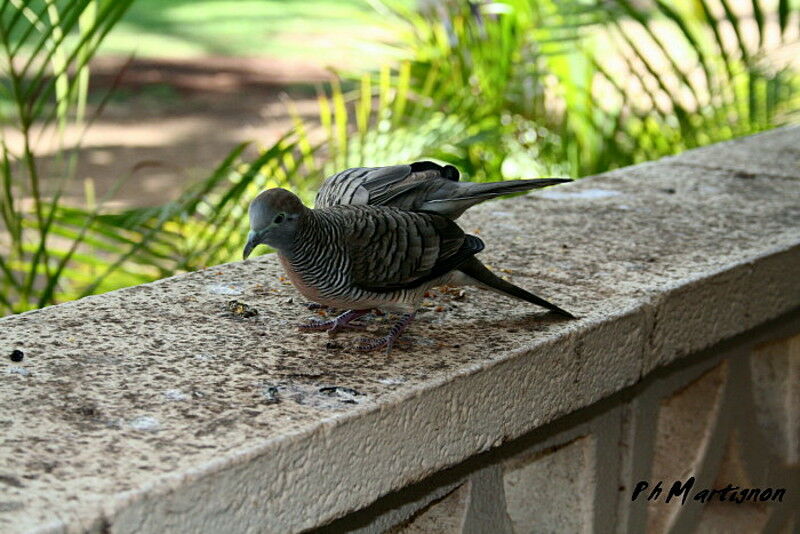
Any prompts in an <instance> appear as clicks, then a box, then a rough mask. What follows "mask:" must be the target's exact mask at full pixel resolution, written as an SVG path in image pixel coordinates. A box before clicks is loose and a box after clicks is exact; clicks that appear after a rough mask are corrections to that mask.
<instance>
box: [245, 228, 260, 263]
mask: <svg viewBox="0 0 800 534" xmlns="http://www.w3.org/2000/svg"><path fill="white" fill-rule="evenodd" d="M257 245H258V236H257V235H256V233H255V232H253V231H252V230H251V231H250V232H249V233H248V234H247V243H245V245H244V251H243V252H242V259H243V260H246V259H247V257H248V256H249V255H250V253H251V252H253V249H254V248H256V246H257Z"/></svg>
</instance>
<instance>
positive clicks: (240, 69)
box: [10, 57, 331, 206]
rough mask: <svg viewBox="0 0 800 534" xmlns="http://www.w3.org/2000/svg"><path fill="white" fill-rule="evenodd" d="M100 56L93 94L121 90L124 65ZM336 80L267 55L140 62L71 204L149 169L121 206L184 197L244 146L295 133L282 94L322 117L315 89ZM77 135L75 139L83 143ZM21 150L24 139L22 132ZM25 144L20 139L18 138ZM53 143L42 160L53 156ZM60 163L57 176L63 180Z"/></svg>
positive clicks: (97, 133)
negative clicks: (188, 187)
mask: <svg viewBox="0 0 800 534" xmlns="http://www.w3.org/2000/svg"><path fill="white" fill-rule="evenodd" d="M124 63H125V61H124V60H122V59H117V58H100V59H99V60H98V61H96V62H95V63H94V65H93V70H92V82H91V84H92V93H93V97H92V98H91V99H90V101H94V102H95V103H96V102H97V100H98V98H99V97H98V96H97V95H99V94H101V93H103V92H105V91H104V90H105V89H107V88H109V87H111V86H112V85H113V84H114V79H115V78H116V77H117V76H118V73H119V72H120V69H121V67H122V65H123V64H124ZM330 76H331V74H330V73H329V72H328V71H326V70H325V69H323V68H320V67H317V66H314V65H308V64H298V63H289V62H285V61H281V60H275V59H267V58H223V57H209V58H203V59H201V60H152V59H148V60H137V61H135V62H133V63H132V64H131V65H130V66H129V68H128V69H127V70H126V71H125V72H124V75H123V76H122V78H121V81H120V83H119V84H118V88H117V89H116V91H115V96H114V97H113V98H112V100H111V102H110V104H109V105H108V106H107V108H106V109H105V110H104V112H103V114H102V116H101V117H100V118H99V119H98V120H96V121H95V122H94V123H93V124H92V126H91V127H90V128H89V129H88V130H87V131H86V133H85V135H84V138H83V142H82V146H83V150H81V152H80V156H79V159H78V166H77V173H76V180H75V181H74V183H73V184H70V186H69V187H68V188H67V191H68V195H67V197H68V198H69V199H70V200H71V201H79V200H81V199H82V197H83V190H84V185H83V180H84V179H85V178H91V179H92V181H93V182H94V184H95V188H96V190H97V196H98V198H100V197H101V196H102V194H103V193H104V192H105V191H106V190H108V188H109V187H111V186H112V184H114V182H115V181H116V180H117V179H118V178H119V177H124V176H128V175H130V174H131V172H132V170H133V169H134V168H135V167H136V166H137V164H140V163H142V162H150V163H154V164H156V165H155V166H151V165H148V166H147V167H144V168H142V169H140V170H138V171H136V172H135V174H133V175H132V176H131V177H130V178H128V179H127V181H126V183H125V185H124V186H123V187H122V189H121V190H120V192H119V193H118V194H117V195H115V197H114V201H113V202H112V203H111V205H113V206H143V205H153V204H158V203H162V202H165V201H166V200H169V199H171V198H174V197H175V196H176V195H177V194H178V193H179V192H180V190H181V189H182V188H183V187H184V186H185V184H186V183H187V182H191V181H194V180H197V179H201V178H202V177H204V176H207V175H208V174H209V173H210V172H211V171H212V170H213V169H214V168H215V167H216V166H217V165H218V164H219V163H220V162H221V161H222V160H223V159H224V158H225V156H226V155H227V154H228V153H229V152H230V151H231V150H232V149H233V147H234V146H236V145H237V144H238V143H240V142H242V141H254V146H253V148H252V150H251V153H255V150H256V147H258V146H264V145H269V144H271V143H272V142H274V141H275V140H276V139H277V138H278V137H280V135H282V134H283V133H285V132H286V131H287V130H288V129H289V127H290V126H291V118H290V117H289V115H288V113H287V110H286V107H285V105H284V103H283V102H282V100H281V98H280V97H281V95H282V94H286V95H288V96H289V97H290V98H291V99H292V100H293V101H294V102H295V104H296V105H297V108H298V110H299V111H300V113H301V114H303V115H304V116H307V117H311V118H313V117H314V116H315V113H316V104H315V97H314V94H315V92H314V86H315V84H318V83H320V82H322V81H324V80H326V79H329V78H330ZM79 135H80V134H79V131H78V130H77V129H71V130H70V131H68V132H67V139H75V138H77V137H79ZM10 141H11V143H12V145H13V143H14V141H15V139H14V136H13V135H12V136H11V137H10ZM17 141H18V140H17ZM50 141H51V142H44V143H42V144H41V145H40V146H39V149H38V150H39V153H41V154H48V153H51V152H52V146H53V144H54V143H53V142H52V137H51V139H50ZM54 167H55V165H53V164H52V162H51V163H50V165H49V167H48V168H49V171H48V173H49V174H50V175H51V176H52V175H57V174H58V171H57V170H55V168H54Z"/></svg>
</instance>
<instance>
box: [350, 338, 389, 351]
mask: <svg viewBox="0 0 800 534" xmlns="http://www.w3.org/2000/svg"><path fill="white" fill-rule="evenodd" d="M393 345H394V340H393V339H391V336H383V337H379V338H373V339H370V338H367V337H362V338H359V339H358V341H357V343H356V346H355V349H356V350H357V351H359V352H372V351H374V350H378V349H382V348H384V347H386V354H387V355H388V354H389V353H390V352H391V351H392V346H393Z"/></svg>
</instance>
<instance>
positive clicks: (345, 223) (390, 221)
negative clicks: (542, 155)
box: [243, 189, 536, 350]
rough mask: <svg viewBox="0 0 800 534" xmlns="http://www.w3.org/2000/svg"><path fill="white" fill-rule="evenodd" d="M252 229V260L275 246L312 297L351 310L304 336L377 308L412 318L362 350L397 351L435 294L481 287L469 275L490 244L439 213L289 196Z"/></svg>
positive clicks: (257, 206)
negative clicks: (316, 202) (306, 201)
mask: <svg viewBox="0 0 800 534" xmlns="http://www.w3.org/2000/svg"><path fill="white" fill-rule="evenodd" d="M250 228H251V230H250V233H249V234H248V237H247V244H246V245H245V249H244V254H243V255H244V257H245V258H247V256H248V255H249V254H250V252H251V251H252V250H253V248H255V246H256V245H258V244H261V243H263V244H267V245H270V246H272V247H273V248H275V249H276V250H277V251H278V256H279V258H280V261H281V263H282V264H283V267H284V269H285V270H286V273H287V275H288V276H289V278H290V280H291V281H292V283H293V284H294V285H295V287H296V288H297V289H298V290H299V291H300V292H301V293H302V294H303V295H304V296H305V297H307V298H309V299H310V300H313V301H315V302H318V303H320V304H325V305H327V306H331V307H334V308H345V309H348V311H347V312H345V313H344V314H342V315H340V316H339V317H337V318H336V319H333V320H331V321H325V322H321V323H312V324H310V325H304V326H303V327H301V328H304V329H319V330H322V329H324V330H328V331H329V332H334V331H336V330H339V329H340V328H344V327H346V326H348V325H349V323H350V321H352V320H353V319H355V318H356V317H358V316H360V315H363V314H364V313H366V312H367V311H369V310H370V309H372V308H380V309H385V310H389V311H399V312H404V313H405V315H404V316H403V318H402V319H401V320H400V322H398V323H397V324H396V325H395V326H394V327H393V328H392V329H391V331H390V332H389V334H388V335H387V336H384V337H382V338H378V339H376V340H372V341H369V342H367V343H364V344H362V345H360V346H359V348H360V349H362V350H372V349H376V348H381V347H387V348H388V349H391V347H392V344H393V343H394V341H395V340H396V339H397V338H398V337H399V336H400V335H401V334H402V333H403V331H404V330H405V328H406V327H407V326H408V324H409V323H410V322H411V320H412V319H413V318H414V314H415V313H416V310H417V308H418V307H419V305H420V302H421V301H422V298H423V295H424V294H425V291H427V290H428V289H430V288H431V287H434V286H437V285H442V284H446V283H450V284H454V285H462V284H470V283H473V284H475V285H481V283H480V282H478V281H477V280H474V279H473V278H471V277H470V276H469V275H468V274H467V273H466V271H465V270H464V269H467V268H470V266H473V267H474V265H475V262H476V261H477V260H475V259H474V255H475V254H476V253H478V252H480V251H481V250H483V246H484V245H483V242H482V241H481V240H480V239H478V238H477V237H475V236H471V235H467V234H465V233H464V232H463V230H461V229H460V228H459V227H458V225H456V224H455V223H454V222H452V221H451V220H449V219H447V218H446V217H443V216H441V215H437V214H434V213H416V212H411V211H405V210H401V209H399V208H394V207H386V206H332V207H330V208H324V209H314V210H312V209H308V208H306V207H305V206H303V204H302V203H301V202H300V200H299V199H298V198H297V197H296V196H295V195H293V194H292V193H290V192H289V191H286V190H284V189H269V190H267V191H264V192H263V193H261V194H260V195H258V197H256V198H255V199H254V200H253V202H251V204H250ZM477 265H480V262H477ZM534 298H536V297H534Z"/></svg>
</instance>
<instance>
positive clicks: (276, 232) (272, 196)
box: [243, 187, 308, 258]
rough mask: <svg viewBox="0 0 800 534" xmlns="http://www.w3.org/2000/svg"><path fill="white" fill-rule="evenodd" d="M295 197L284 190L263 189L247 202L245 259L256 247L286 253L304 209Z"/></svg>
mask: <svg viewBox="0 0 800 534" xmlns="http://www.w3.org/2000/svg"><path fill="white" fill-rule="evenodd" d="M307 209H308V208H306V207H305V206H303V203H302V202H301V201H300V199H299V198H297V196H296V195H294V194H293V193H290V192H289V191H287V190H286V189H280V188H277V187H276V188H275V189H267V190H266V191H263V192H262V193H261V194H259V195H258V196H257V197H256V198H255V199H253V201H252V202H251V203H250V233H249V234H247V244H246V245H245V246H244V253H243V256H244V258H247V257H248V256H249V255H250V253H251V252H252V251H253V249H254V248H256V246H257V245H261V244H264V245H269V246H271V247H272V248H275V249H278V250H289V249H290V248H291V246H292V243H293V242H294V237H295V233H296V232H297V228H298V225H299V223H300V218H301V217H302V215H303V213H304V212H305V211H306V210H307Z"/></svg>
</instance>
